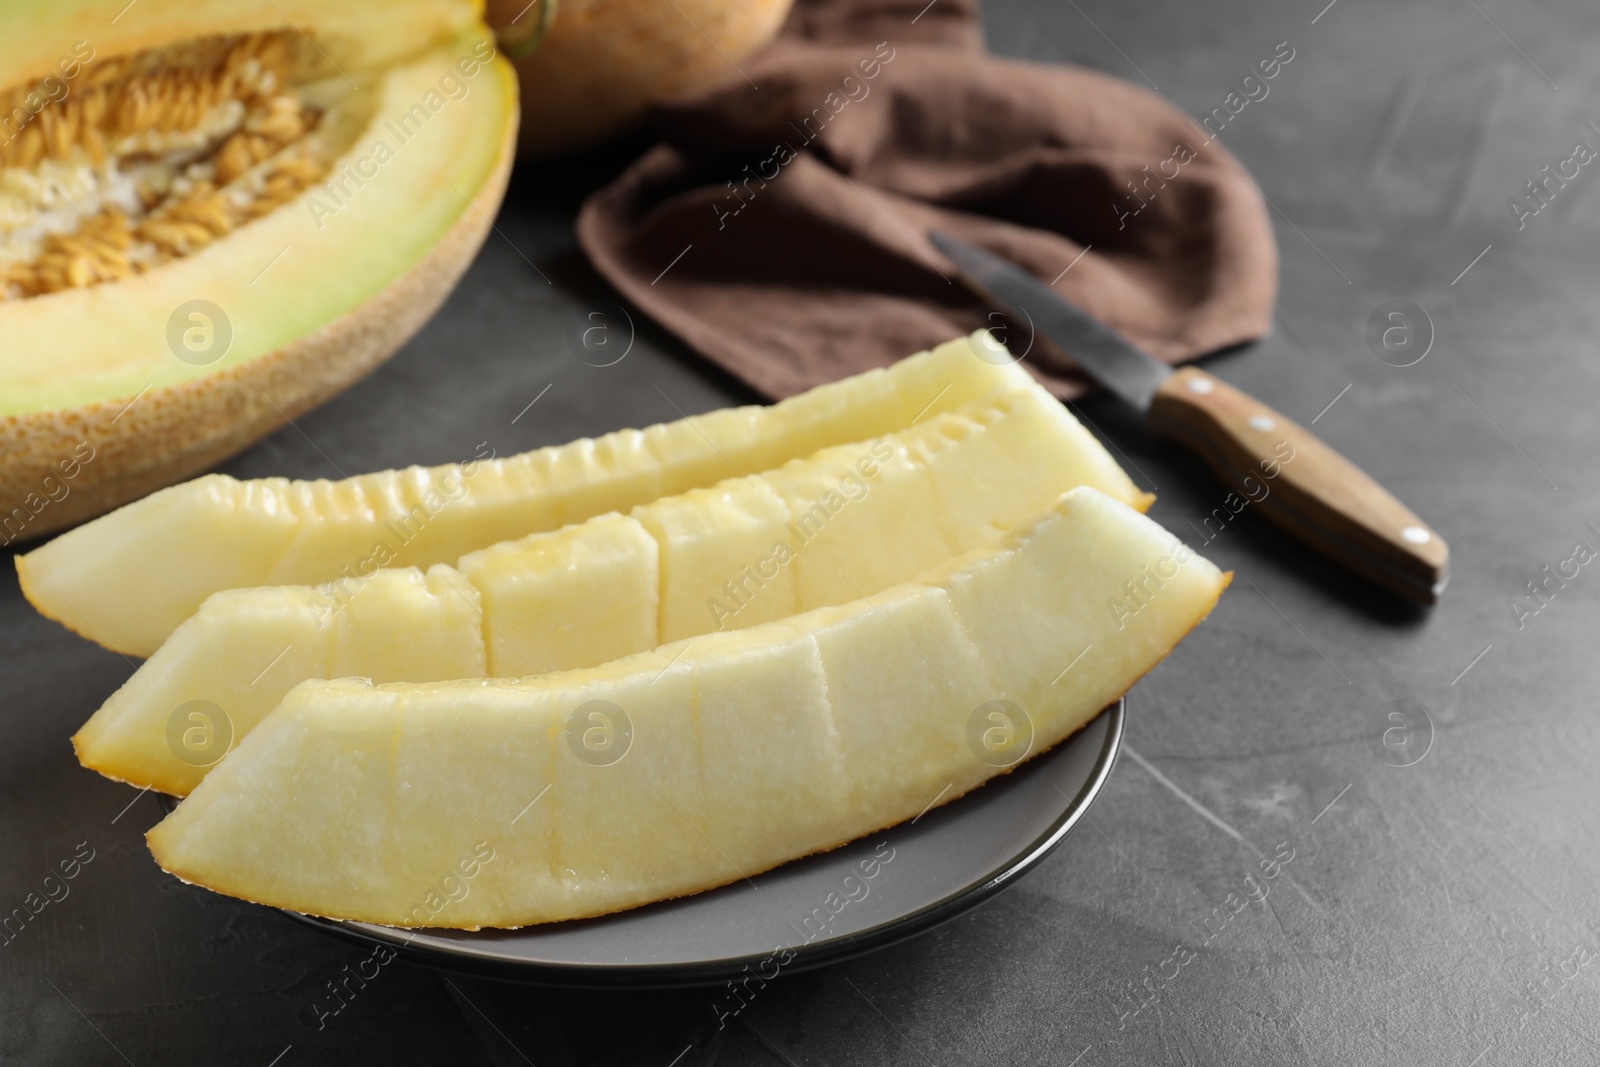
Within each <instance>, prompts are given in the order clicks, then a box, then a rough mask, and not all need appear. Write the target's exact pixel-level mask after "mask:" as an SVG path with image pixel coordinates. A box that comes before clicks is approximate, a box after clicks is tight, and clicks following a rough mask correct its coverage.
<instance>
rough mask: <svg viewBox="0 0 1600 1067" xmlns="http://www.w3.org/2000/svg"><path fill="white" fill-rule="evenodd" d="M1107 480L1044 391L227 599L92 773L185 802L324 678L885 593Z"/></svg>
mask: <svg viewBox="0 0 1600 1067" xmlns="http://www.w3.org/2000/svg"><path fill="white" fill-rule="evenodd" d="M1085 484H1087V485H1091V486H1094V487H1096V488H1098V489H1101V490H1103V491H1104V492H1106V493H1107V494H1108V495H1110V496H1112V497H1113V498H1116V499H1119V500H1122V501H1124V502H1126V503H1132V504H1135V505H1140V506H1142V505H1143V504H1144V503H1145V498H1144V495H1143V494H1141V493H1140V492H1139V491H1138V490H1137V489H1136V488H1135V487H1134V486H1133V484H1132V483H1131V482H1129V481H1128V479H1127V476H1126V475H1125V474H1124V473H1123V472H1122V470H1121V469H1120V468H1119V467H1118V466H1117V465H1116V463H1115V462H1114V461H1113V460H1112V459H1111V457H1110V456H1109V455H1108V454H1107V453H1106V451H1105V449H1104V448H1103V447H1102V446H1101V445H1100V443H1099V442H1098V441H1096V440H1095V439H1094V437H1093V436H1091V435H1090V434H1089V432H1088V431H1087V430H1085V429H1084V428H1083V426H1082V425H1081V424H1079V423H1078V421H1077V420H1076V419H1074V418H1073V417H1072V416H1071V415H1070V414H1068V413H1067V411H1066V409H1065V408H1064V407H1062V406H1061V404H1060V403H1058V402H1057V401H1056V400H1055V399H1054V398H1053V397H1051V396H1050V395H1049V394H1047V393H1046V392H1045V391H1044V390H1043V389H1042V388H1040V387H1038V386H1037V385H1032V384H1030V385H1028V386H1027V387H1026V388H1024V389H1021V390H1014V391H1006V392H1001V393H996V394H991V395H990V396H989V397H987V398H984V399H982V400H977V401H973V402H972V403H969V404H966V405H963V406H962V407H960V408H957V409H955V410H954V411H950V412H945V413H942V414H939V415H934V416H931V417H926V418H924V419H923V420H922V421H921V422H919V423H918V424H917V425H915V426H913V427H911V428H909V429H906V430H902V431H901V432H899V433H897V434H891V435H889V436H886V437H882V438H878V439H875V440H872V441H864V442H858V443H854V444H848V445H838V446H835V447H833V448H828V449H824V450H822V451H821V452H818V453H815V454H814V455H812V456H810V457H809V458H807V459H804V460H794V461H792V462H790V463H788V464H787V465H785V466H783V467H780V468H778V469H776V470H772V471H767V472H766V473H764V474H755V475H751V476H750V477H748V478H733V479H729V480H728V481H725V482H722V483H720V484H719V485H716V486H714V487H711V488H707V489H695V490H691V491H690V492H688V493H684V494H682V495H679V496H674V497H665V498H662V499H660V500H657V501H655V502H653V503H650V504H645V505H641V506H640V507H637V508H634V509H633V511H632V513H631V515H629V516H623V515H618V514H615V513H613V514H609V515H604V516H600V517H598V518H595V519H591V520H590V521H588V522H586V523H582V524H579V525H575V526H569V527H566V528H564V529H562V530H558V531H553V532H550V533H543V534H533V535H530V536H528V537H526V538H523V539H522V540H520V541H510V542H505V543H503V544H500V545H495V546H492V547H490V548H487V549H482V550H480V551H478V552H474V553H470V554H468V555H466V556H464V557H462V559H461V560H460V563H459V569H457V568H452V567H448V566H445V565H443V564H440V565H436V566H434V567H433V568H431V569H430V570H429V571H428V572H427V574H426V575H424V574H423V572H421V571H420V570H417V569H415V568H403V569H395V570H382V571H378V572H377V573H375V574H374V575H372V576H371V577H370V578H368V579H365V580H361V581H344V582H339V583H334V584H332V585H325V586H321V587H311V586H287V587H285V586H266V587H259V588H254V589H235V590H228V591H224V592H221V593H217V594H215V595H213V596H212V597H211V598H210V599H208V600H207V601H206V603H205V604H204V605H202V606H201V609H200V611H199V613H197V614H196V615H195V616H193V617H192V618H190V619H189V620H188V621H187V622H185V623H184V624H183V625H182V626H180V627H178V629H177V630H176V631H175V632H174V633H173V635H172V637H170V638H169V639H168V640H167V641H166V643H165V644H163V645H162V646H161V648H160V649H158V650H157V651H156V654H155V655H154V656H153V657H151V659H150V660H149V661H148V662H147V663H145V664H144V665H143V666H142V667H140V668H139V670H138V671H137V672H136V673H135V674H134V676H133V677H132V678H130V679H129V680H128V681H127V682H126V683H125V684H124V685H123V686H122V688H121V689H119V690H118V691H117V692H116V693H115V694H113V695H112V697H111V698H110V699H109V700H108V701H106V703H105V705H104V706H103V707H102V708H101V709H100V710H99V711H98V712H96V713H95V715H94V717H93V718H91V719H90V720H89V722H88V723H87V724H86V725H85V726H84V727H83V729H82V730H80V731H79V732H78V734H77V736H76V737H74V738H73V743H74V745H75V746H76V748H77V752H78V758H79V759H80V760H81V761H82V762H83V763H84V765H85V766H87V767H90V768H93V769H94V770H97V771H100V772H101V773H102V774H105V775H108V776H110V777H113V778H118V779H121V780H124V781H128V782H131V783H133V784H134V785H139V786H150V787H153V788H155V789H158V790H161V791H162V792H164V793H170V794H174V795H182V794H185V793H187V792H189V790H191V789H192V788H193V787H194V786H195V784H197V783H198V782H199V781H200V779H201V778H202V777H203V776H204V775H205V773H206V771H207V769H208V768H209V767H210V766H211V765H212V764H214V763H215V762H216V760H218V759H220V758H221V757H222V756H223V755H224V754H225V753H226V751H227V749H228V746H229V744H230V743H231V742H233V741H237V740H238V739H239V738H242V737H243V736H244V735H245V734H246V733H248V732H249V731H250V730H251V729H253V728H254V727H255V725H256V723H258V722H259V721H260V720H261V718H262V717H263V716H265V715H266V714H267V713H268V712H269V711H271V710H272V709H273V708H274V707H275V706H276V705H277V704H278V702H279V701H280V700H281V699H282V698H283V696H284V695H285V694H286V693H288V691H289V690H290V689H291V688H293V686H294V685H295V684H296V683H298V682H300V681H303V680H305V679H307V678H339V677H347V676H353V677H363V678H369V679H372V680H374V681H378V682H390V681H396V682H398V681H443V680H447V679H451V678H475V677H480V676H484V675H489V676H494V677H512V678H514V677H520V676H523V675H532V674H543V673H547V672H550V671H560V670H569V669H572V668H578V667H592V666H596V665H599V664H601V663H605V662H607V661H608V660H613V659H617V658H619V657H621V656H626V655H632V654H634V653H637V652H644V651H648V650H649V649H653V648H655V647H656V646H658V645H662V644H667V643H670V642H673V641H677V640H679V639H680V638H685V637H694V636H697V635H700V634H705V633H710V632H712V631H715V630H719V629H739V628H746V627H750V626H754V625H756V624H758V623H762V622H767V621H770V620H773V619H781V618H785V617H787V616H790V615H793V614H795V613H796V612H798V611H809V610H811V609H813V608H819V607H824V606H827V605H831V604H841V603H844V602H846V601H849V600H853V599H855V598H857V597H859V596H865V595H870V594H873V593H878V592H881V591H883V590H884V589H887V588H888V587H890V586H892V585H895V584H897V583H899V582H903V581H907V580H909V579H911V578H914V577H916V576H917V575H918V574H920V573H922V572H923V571H925V570H928V569H930V568H932V567H935V566H938V565H939V564H941V563H943V562H945V561H946V560H948V559H950V558H951V557H953V556H955V555H958V554H960V553H962V552H964V551H967V550H969V549H973V548H977V547H978V546H980V545H983V544H985V543H987V542H989V541H992V540H994V539H995V538H996V537H998V536H1000V535H1001V534H1003V533H1004V532H1005V531H1007V530H1009V529H1010V528H1011V527H1012V526H1014V525H1016V524H1017V523H1018V522H1021V521H1023V520H1025V519H1027V518H1028V517H1030V516H1032V515H1035V514H1037V513H1038V512H1039V511H1041V510H1042V509H1044V508H1046V507H1048V506H1049V504H1050V503H1051V502H1052V501H1054V500H1055V499H1056V498H1057V497H1058V496H1060V494H1061V493H1063V492H1065V491H1066V490H1068V489H1071V488H1073V487H1075V486H1078V485H1085ZM191 701H206V702H207V705H208V707H207V708H206V710H208V711H209V710H210V708H215V709H217V710H216V711H215V712H211V715H212V716H213V717H215V716H216V715H217V714H218V713H220V714H222V715H225V716H226V723H227V728H226V729H225V730H223V731H221V732H220V733H219V732H217V731H215V730H208V729H205V728H204V725H205V722H206V719H205V716H202V718H201V719H200V720H197V723H198V724H200V725H201V726H202V729H200V730H199V731H198V732H196V733H193V734H185V733H183V732H182V731H180V732H179V733H178V734H177V737H178V738H179V741H178V742H176V743H175V741H174V735H173V734H172V732H171V731H170V730H169V724H170V723H171V722H172V721H173V719H174V717H176V718H177V719H179V720H180V721H182V720H186V718H187V716H188V715H189V714H190V712H189V711H182V710H180V709H184V708H188V707H189V705H190V702H191ZM191 710H192V709H191ZM185 738H186V739H187V740H188V741H189V742H190V743H189V744H184V743H183V740H184V739H185Z"/></svg>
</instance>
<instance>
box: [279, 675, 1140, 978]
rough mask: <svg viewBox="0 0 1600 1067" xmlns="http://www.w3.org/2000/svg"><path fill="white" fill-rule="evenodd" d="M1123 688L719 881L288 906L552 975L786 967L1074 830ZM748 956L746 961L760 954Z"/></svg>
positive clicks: (912, 911) (366, 934) (900, 930)
mask: <svg viewBox="0 0 1600 1067" xmlns="http://www.w3.org/2000/svg"><path fill="white" fill-rule="evenodd" d="M1123 710H1124V702H1123V701H1120V700H1119V701H1118V702H1117V703H1115V704H1113V705H1111V706H1110V707H1109V708H1107V709H1106V710H1105V711H1103V712H1101V713H1100V715H1099V716H1098V717H1097V718H1095V719H1094V720H1093V721H1092V722H1090V723H1089V725H1088V726H1085V727H1084V728H1083V729H1082V730H1080V731H1078V733H1077V734H1075V735H1073V736H1072V737H1070V738H1068V739H1067V740H1066V741H1064V742H1062V743H1061V744H1059V745H1057V746H1056V747H1055V748H1054V749H1052V750H1051V751H1049V752H1047V753H1045V754H1044V755H1043V756H1040V757H1038V758H1036V759H1033V760H1030V761H1028V762H1027V763H1025V764H1023V765H1022V766H1021V767H1019V768H1018V769H1017V770H1015V771H1013V772H1012V773H1011V774H1007V775H1002V776H1000V777H998V778H995V779H993V780H991V781H990V782H989V783H988V784H987V785H985V786H983V787H982V788H979V789H976V790H974V791H973V792H972V793H970V794H968V795H967V796H964V797H962V798H960V799H959V800H956V801H953V802H951V803H949V804H947V805H945V806H944V807H941V808H936V809H934V810H932V811H929V812H927V813H926V814H925V815H921V816H918V817H917V818H916V819H914V820H912V821H911V822H909V823H905V824H902V825H900V826H893V827H890V828H889V829H887V830H884V831H882V832H880V833H876V834H873V835H872V836H870V837H867V838H865V839H863V840H860V841H856V842H854V843H852V844H849V845H846V846H845V847H843V848H838V849H834V850H833V851H832V852H825V853H823V854H821V855H818V856H811V857H808V858H806V859H803V860H799V861H797V862H795V863H789V864H785V865H784V866H782V867H779V868H777V869H776V870H771V871H768V872H767V873H765V874H759V875H756V877H755V879H754V885H753V886H752V885H751V884H750V883H748V882H742V881H741V882H735V883H734V884H732V885H727V886H723V887H722V888H721V889H715V890H712V891H711V892H708V893H701V894H699V895H697V896H692V897H686V898H684V899H682V900H671V901H665V902H663V903H660V904H652V905H649V906H648V907H643V908H636V909H634V910H632V911H625V912H621V913H619V914H616V915H609V916H605V917H604V918H599V919H582V920H576V921H572V922H563V923H552V924H549V925H546V926H532V927H526V928H524V929H521V930H480V931H476V932H469V931H460V930H397V929H393V928H391V927H387V926H376V925H373V924H371V923H358V922H339V921H336V920H333V919H319V918H314V917H311V916H306V915H301V914H299V913H297V912H286V913H285V914H287V915H289V916H290V917H292V918H295V919H298V920H300V921H301V922H304V923H309V924H310V925H312V926H314V927H316V928H317V929H319V930H322V931H324V932H326V933H329V934H333V935H334V936H337V937H342V938H344V939H346V940H350V941H355V942H357V943H359V944H362V945H364V946H366V947H369V948H370V947H373V946H375V945H378V944H385V945H390V946H393V947H394V948H395V949H396V951H397V952H398V953H399V954H400V955H401V956H403V957H405V958H406V959H409V960H411V961H412V962H415V963H422V964H427V965H430V966H434V967H441V968H445V969H447V970H453V971H464V972H468V973H472V974H481V975H488V976H493V977H499V978H510V979H516V980H520V981H524V982H532V983H536V984H539V985H553V986H611V987H617V988H649V987H659V986H672V985H713V984H717V983H720V982H723V981H726V980H727V979H729V978H732V977H735V976H739V975H742V974H745V973H749V974H760V975H763V976H765V977H766V978H769V979H770V978H772V977H775V974H774V971H779V972H782V973H788V972H790V971H799V970H805V969H807V968H810V967H818V966H821V965H823V964H827V963H834V962H836V961H838V960H843V959H848V958H849V957H851V956H858V955H861V954H862V953H866V952H871V951H873V950H875V949H879V948H883V947H884V946H886V945H891V944H893V943H895V942H896V941H903V940H905V939H906V938H908V937H912V936H913V935H915V934H919V933H922V932H924V931H926V930H930V929H932V928H933V927H935V926H937V925H939V924H940V923H942V922H945V921H947V920H949V919H953V918H954V917H956V916H957V915H959V914H961V913H962V912H964V911H966V910H967V909H968V908H972V907H975V906H976V905H978V904H981V903H982V902H984V901H985V900H987V899H989V898H990V897H992V896H994V895H995V894H996V893H998V892H999V891H1000V890H1002V889H1005V888H1007V887H1009V886H1010V885H1011V884H1012V883H1014V882H1015V881H1016V880H1017V878H1018V877H1019V876H1021V875H1022V874H1024V873H1026V872H1027V871H1029V870H1031V869H1033V868H1034V867H1036V866H1037V865H1038V864H1039V862H1040V861H1041V860H1043V859H1044V858H1045V857H1046V856H1048V855H1049V854H1050V852H1051V851H1052V850H1053V849H1054V848H1055V847H1056V846H1057V845H1059V844H1060V843H1061V841H1062V839H1063V838H1065V837H1066V836H1067V831H1069V830H1071V829H1072V827H1073V826H1074V825H1075V824H1076V823H1077V821H1078V819H1079V818H1080V817H1081V816H1082V815H1083V813H1084V811H1085V810H1086V809H1087V808H1088V807H1089V804H1090V803H1091V802H1092V801H1093V800H1094V798H1095V796H1096V795H1097V794H1098V793H1099V792H1100V788H1101V786H1103V785H1104V784H1105V781H1106V779H1107V777H1109V775H1110V773H1111V764H1112V761H1113V760H1114V759H1115V758H1116V754H1117V748H1118V746H1119V745H1120V744H1121V741H1122V724H1123ZM746 967H748V968H749V971H748V972H746V971H745V968H746Z"/></svg>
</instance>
